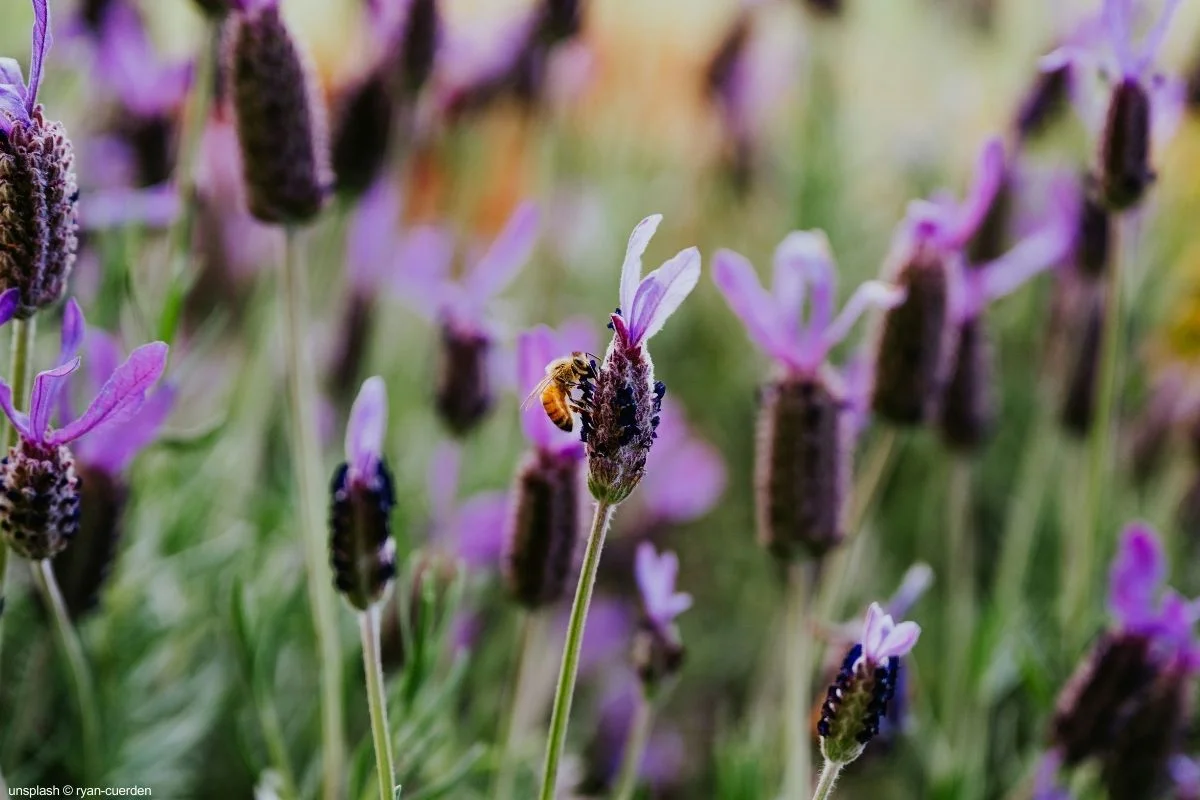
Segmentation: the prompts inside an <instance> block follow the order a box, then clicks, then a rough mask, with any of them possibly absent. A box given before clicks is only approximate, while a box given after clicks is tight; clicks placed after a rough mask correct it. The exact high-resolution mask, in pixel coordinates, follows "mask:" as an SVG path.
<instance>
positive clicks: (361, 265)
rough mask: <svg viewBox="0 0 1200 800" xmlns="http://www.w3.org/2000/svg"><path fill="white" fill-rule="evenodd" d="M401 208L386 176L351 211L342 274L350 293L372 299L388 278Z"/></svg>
mask: <svg viewBox="0 0 1200 800" xmlns="http://www.w3.org/2000/svg"><path fill="white" fill-rule="evenodd" d="M402 209H403V202H402V200H401V197H400V192H399V191H398V190H397V189H396V185H395V183H394V182H393V181H391V180H389V179H388V178H387V177H384V178H383V179H382V180H379V181H377V182H376V183H375V184H374V185H373V186H372V187H371V188H370V189H369V190H367V193H366V194H364V195H363V197H362V200H361V201H360V202H359V204H358V206H357V207H356V208H355V210H354V214H353V216H352V217H351V218H350V225H349V227H348V229H347V232H346V273H347V278H348V280H349V283H350V289H351V291H352V292H353V293H354V294H356V295H360V296H363V297H367V298H371V297H374V296H375V295H376V294H377V293H378V292H379V290H380V289H381V288H382V287H383V285H384V282H385V281H386V280H388V279H390V278H391V277H392V273H393V268H394V267H395V266H396V258H397V256H396V248H397V244H398V241H399V226H400V214H401V211H402ZM438 255H441V254H440V253H438Z"/></svg>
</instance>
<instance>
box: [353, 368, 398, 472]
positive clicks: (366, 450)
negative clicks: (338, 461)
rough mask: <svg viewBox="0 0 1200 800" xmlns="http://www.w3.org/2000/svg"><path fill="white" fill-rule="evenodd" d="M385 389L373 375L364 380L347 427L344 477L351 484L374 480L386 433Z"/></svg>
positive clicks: (380, 380)
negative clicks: (347, 466) (346, 466)
mask: <svg viewBox="0 0 1200 800" xmlns="http://www.w3.org/2000/svg"><path fill="white" fill-rule="evenodd" d="M387 411H388V409H387V386H386V385H385V384H384V382H383V378H381V377H379V376H378V375H376V376H375V377H372V378H367V379H366V380H365V381H363V385H362V388H361V389H359V391H358V397H357V398H356V399H355V401H354V405H353V407H351V409H350V421H349V422H348V423H347V424H346V463H347V464H348V465H349V474H348V476H347V478H348V480H349V482H350V483H351V484H356V483H363V482H369V481H372V480H374V479H375V473H376V472H377V471H378V468H379V461H380V459H381V458H382V454H383V436H384V432H385V431H386V430H387Z"/></svg>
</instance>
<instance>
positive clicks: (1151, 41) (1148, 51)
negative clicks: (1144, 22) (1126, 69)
mask: <svg viewBox="0 0 1200 800" xmlns="http://www.w3.org/2000/svg"><path fill="white" fill-rule="evenodd" d="M1178 7H1179V0H1166V2H1165V3H1164V4H1163V10H1162V12H1161V13H1160V14H1159V15H1158V19H1157V20H1156V21H1155V23H1154V27H1153V28H1151V29H1150V33H1149V34H1147V36H1146V40H1145V41H1144V42H1142V52H1141V53H1139V54H1138V56H1137V61H1136V63H1135V64H1134V70H1135V72H1136V74H1142V73H1145V72H1146V71H1147V70H1148V69H1149V68H1150V64H1151V63H1153V62H1154V57H1155V56H1156V55H1158V50H1159V48H1160V47H1161V46H1162V42H1163V39H1165V38H1166V36H1167V31H1168V30H1169V29H1170V23H1171V17H1172V16H1174V14H1175V9H1176V8H1178Z"/></svg>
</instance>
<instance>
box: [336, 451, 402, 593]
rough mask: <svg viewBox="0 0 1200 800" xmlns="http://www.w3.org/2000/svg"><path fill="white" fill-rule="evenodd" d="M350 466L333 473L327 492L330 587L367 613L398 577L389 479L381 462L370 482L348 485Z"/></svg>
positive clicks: (386, 470) (392, 501)
mask: <svg viewBox="0 0 1200 800" xmlns="http://www.w3.org/2000/svg"><path fill="white" fill-rule="evenodd" d="M348 478H349V466H348V465H347V464H345V463H343V464H342V465H341V466H340V467H338V468H337V471H336V472H335V473H334V476H333V484H332V486H331V487H330V491H331V492H332V495H333V499H332V502H331V504H330V508H329V530H330V536H329V563H330V565H331V566H332V567H333V575H334V580H333V582H334V585H335V586H336V587H337V589H338V591H339V592H341V593H342V594H343V595H345V597H346V600H347V601H348V602H349V603H350V605H352V606H354V607H355V608H357V609H358V610H360V611H365V610H367V609H368V608H370V607H371V606H372V605H373V604H375V603H376V602H378V601H379V600H380V599H381V598H382V597H383V596H384V593H385V592H387V589H388V587H389V586H390V585H391V582H392V579H393V578H394V577H395V576H396V543H395V541H393V539H392V509H393V508H394V507H395V505H396V494H395V489H394V486H393V483H392V474H391V472H390V471H389V470H388V467H387V464H386V463H385V462H384V460H383V459H382V458H380V459H379V460H378V461H377V462H376V464H375V474H374V475H373V476H371V477H370V478H369V479H365V480H359V481H351V480H349V479H348Z"/></svg>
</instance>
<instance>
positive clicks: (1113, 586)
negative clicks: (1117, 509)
mask: <svg viewBox="0 0 1200 800" xmlns="http://www.w3.org/2000/svg"><path fill="white" fill-rule="evenodd" d="M1166 576H1167V563H1166V555H1165V553H1164V552H1163V548H1162V544H1161V543H1160V542H1159V539H1158V536H1157V534H1156V533H1155V532H1154V530H1153V529H1152V528H1151V527H1150V526H1149V525H1147V524H1145V523H1142V522H1134V523H1131V524H1129V525H1127V526H1126V527H1125V530H1124V531H1123V532H1122V534H1121V541H1120V544H1119V546H1118V550H1117V555H1116V557H1115V558H1114V559H1113V562H1112V566H1111V567H1110V570H1109V584H1108V609H1109V613H1110V614H1112V616H1113V618H1114V619H1115V620H1116V621H1117V623H1118V624H1119V625H1120V627H1121V629H1122V630H1123V631H1125V632H1128V633H1132V634H1138V635H1144V636H1150V637H1152V638H1153V640H1154V642H1155V644H1156V645H1157V647H1158V649H1159V650H1160V653H1161V655H1162V657H1164V658H1167V659H1170V660H1174V661H1176V662H1177V663H1178V664H1179V665H1180V666H1182V667H1183V668H1184V669H1186V670H1188V671H1195V670H1197V669H1200V645H1198V644H1197V642H1196V639H1195V636H1194V634H1193V628H1194V627H1195V623H1196V621H1197V619H1198V618H1200V608H1198V604H1197V603H1195V602H1189V601H1188V600H1187V599H1185V598H1183V597H1182V596H1180V595H1179V594H1178V593H1177V592H1175V591H1174V590H1173V589H1170V588H1165V589H1164V586H1163V584H1164V581H1165V580H1166Z"/></svg>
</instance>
